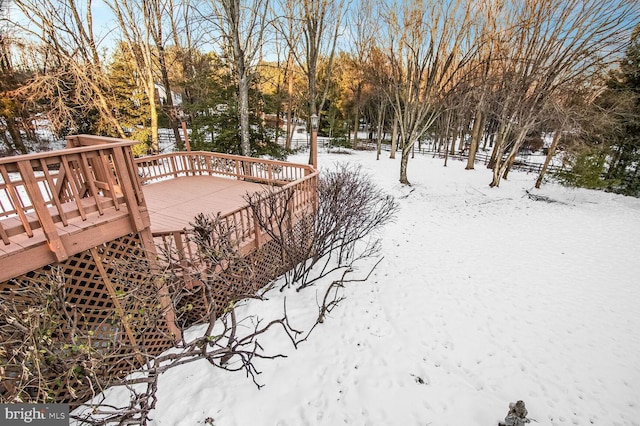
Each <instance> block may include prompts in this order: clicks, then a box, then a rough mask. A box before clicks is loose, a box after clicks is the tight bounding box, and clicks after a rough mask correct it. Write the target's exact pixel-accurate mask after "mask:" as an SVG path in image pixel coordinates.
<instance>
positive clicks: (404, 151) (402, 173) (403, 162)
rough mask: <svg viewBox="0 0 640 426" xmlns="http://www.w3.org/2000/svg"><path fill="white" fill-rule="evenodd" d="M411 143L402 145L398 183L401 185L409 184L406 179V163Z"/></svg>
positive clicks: (407, 162)
mask: <svg viewBox="0 0 640 426" xmlns="http://www.w3.org/2000/svg"><path fill="white" fill-rule="evenodd" d="M412 146H413V145H412V144H405V145H404V146H403V147H402V156H401V157H400V183H401V184H403V185H411V182H409V179H407V164H409V154H410V153H411V148H412Z"/></svg>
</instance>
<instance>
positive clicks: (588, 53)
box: [491, 0, 640, 187]
mask: <svg viewBox="0 0 640 426" xmlns="http://www.w3.org/2000/svg"><path fill="white" fill-rule="evenodd" d="M614 3H615V5H612V2H611V1H609V0H584V1H583V0H568V1H564V0H562V1H560V0H545V1H527V2H520V1H514V2H512V3H511V4H509V5H508V6H507V5H505V6H504V7H503V8H502V14H503V18H502V19H501V20H500V21H501V22H503V23H504V25H505V27H502V28H500V29H498V30H497V31H498V34H497V36H498V37H499V38H500V39H501V44H502V45H503V49H502V50H501V51H500V52H496V56H495V58H496V60H497V61H499V66H497V67H496V70H497V72H498V73H499V75H498V77H497V78H498V79H499V80H498V84H497V85H496V87H495V89H496V90H495V91H494V96H495V97H494V103H493V105H494V106H498V108H497V109H495V110H493V111H492V115H493V117H494V118H495V119H496V120H497V122H498V123H499V127H498V131H497V137H496V143H495V146H494V152H493V154H492V156H493V158H494V160H495V161H494V164H492V166H493V180H492V182H491V186H492V187H493V186H498V185H499V184H500V179H501V178H503V177H506V176H507V174H508V171H509V168H510V166H511V164H512V163H513V161H514V160H515V157H516V155H517V153H518V150H519V148H520V147H521V146H522V144H523V142H524V140H525V138H526V136H527V134H528V133H529V132H530V131H531V130H533V129H534V128H535V127H536V126H537V125H538V124H539V122H540V120H541V114H540V112H541V111H544V110H545V108H546V105H547V103H549V102H551V100H552V98H553V96H554V95H555V94H556V93H557V92H559V91H560V90H561V89H562V88H563V87H565V86H567V85H579V84H580V83H581V82H582V81H584V80H585V79H587V78H589V75H590V74H591V73H593V72H594V71H598V70H599V69H600V68H601V67H602V66H603V65H605V64H606V63H607V61H610V60H611V58H612V55H613V54H614V52H615V50H616V49H617V48H618V47H619V46H622V45H623V44H624V41H626V40H627V39H628V35H629V34H630V32H631V30H632V29H633V26H634V24H635V23H636V22H637V21H638V19H639V17H640V6H639V5H638V3H637V2H636V1H633V0H619V1H616V2H614Z"/></svg>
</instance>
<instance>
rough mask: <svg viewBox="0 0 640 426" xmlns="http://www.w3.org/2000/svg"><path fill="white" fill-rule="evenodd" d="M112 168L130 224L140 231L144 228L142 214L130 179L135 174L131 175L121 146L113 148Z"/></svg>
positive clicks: (133, 177)
mask: <svg viewBox="0 0 640 426" xmlns="http://www.w3.org/2000/svg"><path fill="white" fill-rule="evenodd" d="M113 159H114V163H115V164H114V165H113V166H114V168H115V169H116V173H117V174H118V180H119V181H120V186H121V187H122V194H123V195H124V199H125V202H126V203H127V209H128V210H129V216H130V218H131V224H132V225H133V227H134V229H135V230H136V231H141V230H142V229H144V228H145V224H144V221H143V220H142V214H141V212H140V208H139V206H138V199H139V198H140V197H138V196H137V195H136V194H135V187H134V184H133V182H132V179H135V178H136V176H137V175H136V176H131V175H130V174H129V170H128V167H127V162H126V159H125V157H124V152H123V149H122V147H114V148H113Z"/></svg>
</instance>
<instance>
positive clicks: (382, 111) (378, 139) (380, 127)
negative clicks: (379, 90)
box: [376, 105, 385, 160]
mask: <svg viewBox="0 0 640 426" xmlns="http://www.w3.org/2000/svg"><path fill="white" fill-rule="evenodd" d="M384 115H385V106H384V105H380V108H379V109H378V134H377V136H376V148H377V155H376V160H379V159H380V154H381V153H382V135H383V127H384Z"/></svg>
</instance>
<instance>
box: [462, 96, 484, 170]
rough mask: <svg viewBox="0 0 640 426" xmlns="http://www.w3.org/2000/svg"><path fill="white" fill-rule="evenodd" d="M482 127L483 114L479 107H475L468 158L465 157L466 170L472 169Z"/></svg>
mask: <svg viewBox="0 0 640 426" xmlns="http://www.w3.org/2000/svg"><path fill="white" fill-rule="evenodd" d="M483 128H484V115H483V114H482V110H481V109H480V108H478V109H476V116H475V119H474V120H473V130H472V131H471V133H472V134H471V145H470V146H469V158H467V167H466V170H473V168H474V165H475V161H476V152H477V151H478V145H479V142H480V138H481V137H482V129H483Z"/></svg>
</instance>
